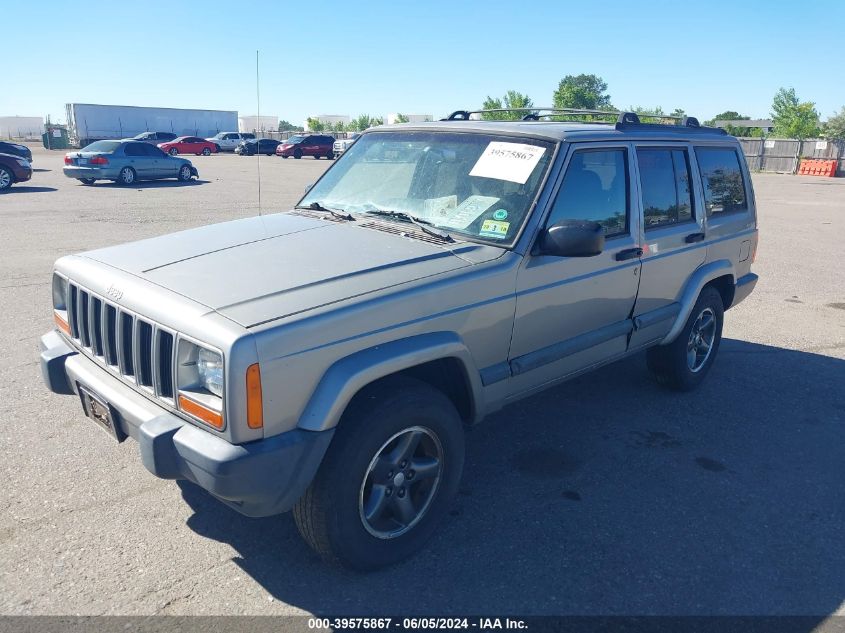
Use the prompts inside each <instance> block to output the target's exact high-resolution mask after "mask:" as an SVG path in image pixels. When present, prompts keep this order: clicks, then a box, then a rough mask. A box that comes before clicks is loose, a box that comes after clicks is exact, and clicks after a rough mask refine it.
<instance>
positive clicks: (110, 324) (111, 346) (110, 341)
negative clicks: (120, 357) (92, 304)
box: [103, 303, 117, 367]
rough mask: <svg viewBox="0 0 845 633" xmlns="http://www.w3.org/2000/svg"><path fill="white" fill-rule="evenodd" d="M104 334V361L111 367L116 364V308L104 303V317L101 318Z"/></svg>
mask: <svg viewBox="0 0 845 633" xmlns="http://www.w3.org/2000/svg"><path fill="white" fill-rule="evenodd" d="M103 327H104V330H105V334H104V336H103V346H104V348H105V349H104V352H105V353H104V354H103V357H104V358H105V360H106V363H107V364H109V365H111V366H112V367H116V366H117V308H115V307H114V306H112V305H109V304H108V303H107V304H106V311H105V318H104V319H103Z"/></svg>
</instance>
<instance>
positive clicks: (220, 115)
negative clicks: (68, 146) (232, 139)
mask: <svg viewBox="0 0 845 633" xmlns="http://www.w3.org/2000/svg"><path fill="white" fill-rule="evenodd" d="M66 107H67V123H68V128H69V131H70V140H71V143H73V144H74V145H76V146H78V147H84V146H86V145H88V144H89V143H91V142H93V141H96V140H99V139H121V138H128V137H130V136H135V135H136V134H140V133H142V132H172V133H174V134H176V135H177V136H183V135H190V136H199V137H201V138H206V137H209V136H214V135H215V134H217V133H218V132H236V131H237V129H238V113H237V111H230V110H185V109H183V108H144V107H138V106H118V105H98V104H94V103H68V104H67V106H66Z"/></svg>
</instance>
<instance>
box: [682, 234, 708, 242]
mask: <svg viewBox="0 0 845 633" xmlns="http://www.w3.org/2000/svg"><path fill="white" fill-rule="evenodd" d="M703 240H704V233H690V234H689V235H687V236H686V237H685V238H684V241H685V242H686V243H687V244H692V243H693V242H701V241H703Z"/></svg>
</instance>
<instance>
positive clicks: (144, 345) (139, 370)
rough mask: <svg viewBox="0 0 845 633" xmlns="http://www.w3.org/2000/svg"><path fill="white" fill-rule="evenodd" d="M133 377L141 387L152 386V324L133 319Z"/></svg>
mask: <svg viewBox="0 0 845 633" xmlns="http://www.w3.org/2000/svg"><path fill="white" fill-rule="evenodd" d="M135 367H136V370H135V372H136V373H135V379H136V380H137V382H138V384H139V385H141V386H142V387H148V388H149V389H152V387H153V326H152V325H150V324H149V323H147V322H146V321H142V320H141V319H136V320H135Z"/></svg>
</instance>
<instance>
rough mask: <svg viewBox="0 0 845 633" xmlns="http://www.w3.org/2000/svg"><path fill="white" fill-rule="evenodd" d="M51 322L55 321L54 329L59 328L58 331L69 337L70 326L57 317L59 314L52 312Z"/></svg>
mask: <svg viewBox="0 0 845 633" xmlns="http://www.w3.org/2000/svg"><path fill="white" fill-rule="evenodd" d="M53 321H55V322H56V327H57V328H59V329H60V330H61V331H62V332H64V333H65V334H67V335H70V326H69V325H68V324H67V321H65V320H64V319H63V318H62V317H61V316H60V315H59V313H58V312H55V311H54V312H53Z"/></svg>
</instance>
